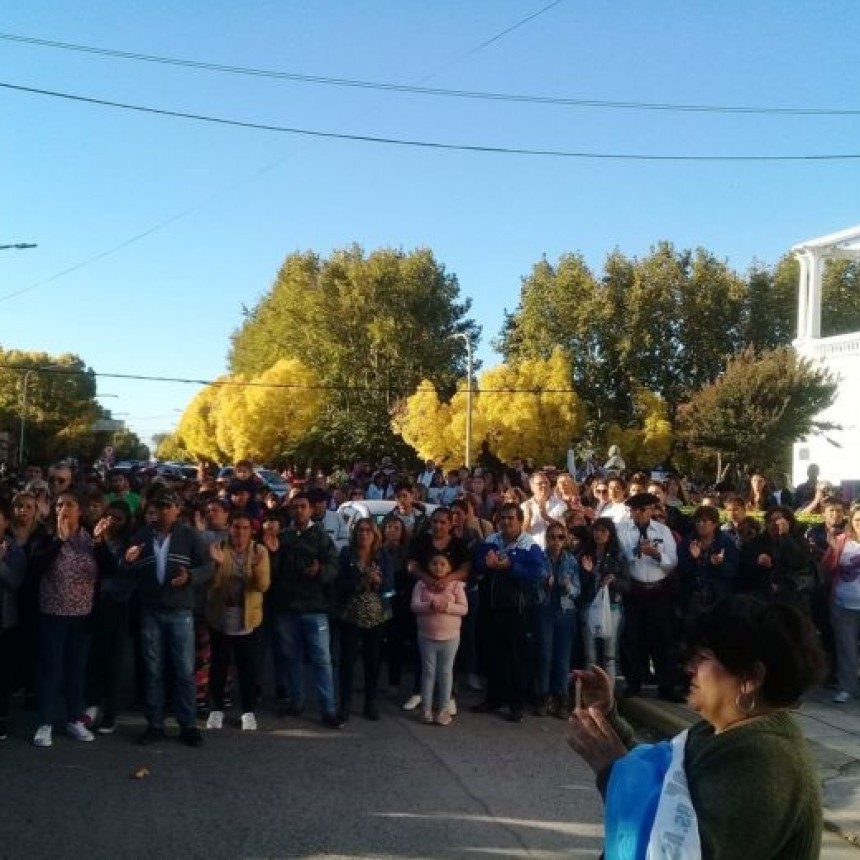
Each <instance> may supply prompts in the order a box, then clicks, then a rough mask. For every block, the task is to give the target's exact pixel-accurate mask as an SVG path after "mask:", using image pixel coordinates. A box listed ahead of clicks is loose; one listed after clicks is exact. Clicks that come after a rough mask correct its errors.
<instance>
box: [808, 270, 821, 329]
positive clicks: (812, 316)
mask: <svg viewBox="0 0 860 860" xmlns="http://www.w3.org/2000/svg"><path fill="white" fill-rule="evenodd" d="M811 263H812V266H811V267H810V272H809V310H808V311H807V317H806V320H807V326H808V328H809V337H810V338H820V337H821V275H822V274H823V272H824V259H823V258H822V257H821V256H819V255H818V254H813V256H812V260H811Z"/></svg>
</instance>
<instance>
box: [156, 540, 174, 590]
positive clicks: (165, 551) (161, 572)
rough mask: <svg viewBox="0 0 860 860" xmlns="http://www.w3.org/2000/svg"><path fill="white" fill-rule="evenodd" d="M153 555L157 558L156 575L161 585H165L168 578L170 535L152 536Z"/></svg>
mask: <svg viewBox="0 0 860 860" xmlns="http://www.w3.org/2000/svg"><path fill="white" fill-rule="evenodd" d="M152 553H153V555H154V556H155V575H156V576H157V577H158V583H159V585H164V579H165V577H166V576H167V557H168V556H169V555H170V535H169V534H167V535H164V536H163V537H162V536H161V535H159V534H158V533H154V534H153V535H152Z"/></svg>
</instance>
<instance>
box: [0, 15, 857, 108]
mask: <svg viewBox="0 0 860 860" xmlns="http://www.w3.org/2000/svg"><path fill="white" fill-rule="evenodd" d="M561 2H562V0H556V2H554V3H550V4H549V5H548V6H545V7H544V8H543V9H540V10H538V11H537V12H535V13H533V14H532V15H529V16H528V17H527V18H524V19H522V20H521V21H519V22H517V23H516V24H514V25H512V26H510V27H508V28H507V29H505V30H503V31H502V32H501V33H498V34H496V35H495V36H493V37H491V38H490V39H487V40H486V41H484V42H482V43H481V44H480V45H478V46H476V47H475V48H472V49H471V50H469V51H467V52H466V53H465V54H463V55H462V56H461V57H458V58H456V59H455V60H453V61H452V62H458V61H459V60H461V59H465V58H466V57H469V56H471V55H472V54H474V53H476V52H477V51H479V50H481V49H483V48H485V47H487V46H488V45H491V44H493V43H494V42H495V41H497V40H498V39H500V38H502V37H503V36H505V35H507V34H508V33H510V32H511V31H513V30H515V29H517V28H518V27H520V26H522V25H523V24H524V23H526V22H527V21H530V20H533V19H534V18H536V17H537V16H538V15H540V14H542V13H544V12H546V11H547V10H548V9H551V8H552V7H554V6H557V5H558V4H559V3H561ZM0 40H6V41H12V42H23V43H25V44H29V45H35V46H38V47H43V48H55V49H60V50H67V51H78V52H82V53H88V54H95V55H99V56H107V57H115V58H118V59H124V60H133V61H136V62H144V63H156V64H161V65H170V66H179V67H182V68H189V69H195V70H199V71H207V72H218V73H221V74H230V75H243V76H248V77H258V78H271V79H276V80H286V81H294V82H296V83H304V84H318V85H322V86H332V87H347V88H353V89H367V90H378V91H383V92H395V93H405V94H409V95H418V96H436V97H442V98H459V99H474V100H481V101H498V102H515V103H526V104H539V105H554V106H557V107H574V108H598V109H607V110H637V111H665V112H677V113H716V114H760V115H787V116H860V108H810V107H788V106H776V107H764V106H754V105H723V104H684V103H673V102H641V101H634V100H623V101H614V100H611V99H597V98H566V97H558V96H544V95H536V94H518V93H504V92H490V91H485V90H461V89H447V88H443V87H424V86H418V85H412V84H398V83H391V82H386V81H367V80H361V79H354V78H338V77H329V76H325V75H307V74H301V73H298V72H283V71H277V70H274V69H260V68H254V67H250V66H234V65H228V64H224V63H212V62H205V61H202V60H190V59H185V58H181V57H164V56H158V55H155V54H139V53H135V52H133V51H120V50H113V49H110V48H98V47H94V46H92V45H80V44H75V43H71V42H55V41H51V40H48V39H37V38H33V37H30V36H19V35H16V34H14V33H0Z"/></svg>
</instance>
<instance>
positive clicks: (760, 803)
mask: <svg viewBox="0 0 860 860" xmlns="http://www.w3.org/2000/svg"><path fill="white" fill-rule="evenodd" d="M689 635H690V639H689V642H690V647H691V654H692V656H691V658H690V660H689V663H688V667H687V671H688V674H689V676H690V693H689V697H688V702H687V704H688V706H689V707H690V708H692V709H693V710H694V711H696V712H697V713H698V714H699V715H700V716H701V717H702V720H701V721H700V722H698V723H696V724H695V725H694V726H693V727H692V728H690V730H689V731H688V732H684V733H682V735H679V736H678V737H677V738H675V739H674V740H673V741H672V742H671V743H663V744H657V745H654V746H653V747H652V746H648V745H642V746H639V747H636V746H635V744H634V741H633V736H632V732H631V731H630V728H629V726H627V725H626V724H625V723H624V722H623V721H622V720H620V719H619V717H618V714H617V711H616V708H615V701H614V697H613V693H612V687H611V685H610V684H609V679H608V678H607V676H606V675H605V673H604V672H602V671H601V670H600V669H598V668H596V667H595V668H593V669H592V670H590V671H586V672H581V673H578V675H577V685H578V686H579V688H580V691H581V692H580V695H581V703H582V706H581V707H578V708H577V709H576V710H575V711H574V712H573V714H571V717H570V730H571V733H570V738H569V743H570V746H571V747H572V748H573V749H574V750H575V751H576V752H577V753H579V754H580V755H581V756H582V757H583V758H584V759H585V760H586V762H587V763H588V764H589V765H590V766H591V768H592V769H593V770H594V772H595V774H596V776H597V785H598V789H599V790H600V792H601V794H602V795H603V797H604V800H605V803H606V858H607V860H635V858H645V857H646V856H649V857H650V856H654V852H655V851H660V850H661V849H665V848H666V846H668V845H670V844H671V845H673V846H674V847H675V848H676V849H678V851H677V853H673V854H672V855H671V856H677V857H683V858H704V860H740V858H755V860H769V858H779V860H813V858H818V856H819V852H820V845H821V829H822V813H821V797H820V790H819V778H818V774H817V772H816V769H815V766H814V764H813V762H812V760H811V757H810V755H809V753H808V751H807V748H806V743H805V741H804V738H803V735H802V733H801V732H800V730H799V729H798V727H797V726H796V725H795V723H794V721H793V719H792V717H791V714H790V710H791V708H792V707H794V706H796V705H797V703H798V701H799V699H800V697H801V695H802V694H803V692H804V691H805V690H806V689H808V688H809V687H810V686H812V685H813V684H814V683H816V681H818V680H819V679H820V677H821V673H822V670H823V668H824V656H823V653H822V651H821V648H820V646H819V644H818V641H817V637H816V634H815V631H814V629H813V628H812V625H811V624H810V622H809V621H808V620H807V619H806V618H805V617H804V616H803V615H802V614H801V613H800V612H798V611H796V610H795V609H793V608H791V607H788V606H785V605H779V604H777V605H766V604H764V603H762V602H760V601H758V600H756V599H755V598H752V597H749V596H736V597H733V598H728V599H727V600H724V601H722V602H721V603H718V604H717V605H716V606H715V607H714V608H713V609H710V610H708V611H706V612H704V613H703V614H701V615H699V616H697V617H696V618H695V619H694V620H693V622H692V627H691V630H690V634H689ZM649 852H651V853H649ZM659 856H664V855H663V854H660V855H659ZM665 856H669V855H665Z"/></svg>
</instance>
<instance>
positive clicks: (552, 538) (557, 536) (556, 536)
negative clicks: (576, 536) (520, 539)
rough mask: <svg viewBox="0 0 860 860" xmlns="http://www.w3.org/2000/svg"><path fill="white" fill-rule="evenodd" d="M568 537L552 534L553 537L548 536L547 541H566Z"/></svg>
mask: <svg viewBox="0 0 860 860" xmlns="http://www.w3.org/2000/svg"><path fill="white" fill-rule="evenodd" d="M566 537H567V535H562V534H552V535H547V536H546V539H547V540H564V539H565V538H566Z"/></svg>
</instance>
